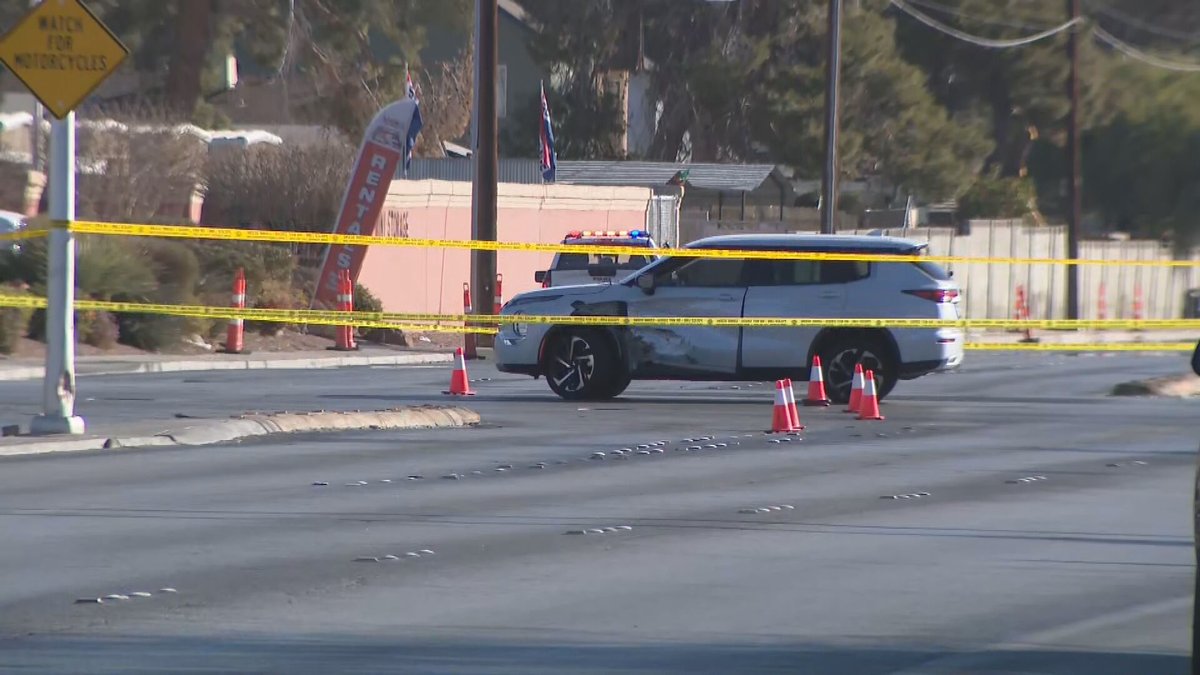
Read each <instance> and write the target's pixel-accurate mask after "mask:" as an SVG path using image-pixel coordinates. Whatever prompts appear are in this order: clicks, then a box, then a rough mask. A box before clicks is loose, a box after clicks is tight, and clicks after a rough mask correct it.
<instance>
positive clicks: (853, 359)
mask: <svg viewBox="0 0 1200 675" xmlns="http://www.w3.org/2000/svg"><path fill="white" fill-rule="evenodd" d="M820 355H821V366H822V367H823V368H824V369H825V388H826V393H827V394H828V396H829V398H830V399H831V400H832V401H833V402H834V403H847V402H849V401H850V388H851V387H852V386H853V384H854V365H855V364H857V363H861V364H862V366H863V369H864V370H871V371H874V373H875V389H876V392H875V393H876V396H878V397H879V399H880V400H882V399H883V398H884V397H885V396H887V395H888V394H889V393H891V391H892V388H893V387H895V386H896V377H897V368H896V362H895V360H894V359H893V358H892V357H891V350H889V349H887V347H886V345H884V344H883V341H882V340H880V339H878V338H875V337H872V336H869V335H853V336H846V337H837V338H834V339H833V340H830V341H829V342H827V343H826V344H825V345H824V346H823V347H822V349H821V351H820Z"/></svg>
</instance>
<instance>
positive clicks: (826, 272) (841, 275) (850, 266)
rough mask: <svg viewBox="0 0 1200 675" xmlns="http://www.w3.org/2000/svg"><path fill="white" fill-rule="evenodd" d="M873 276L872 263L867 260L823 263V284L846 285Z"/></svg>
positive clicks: (827, 261)
mask: <svg viewBox="0 0 1200 675" xmlns="http://www.w3.org/2000/svg"><path fill="white" fill-rule="evenodd" d="M869 276H871V263H869V262H866V261H865V260H826V261H823V262H822V263H821V283H823V284H845V283H849V282H851V281H858V280H859V279H866V278H867V277H869Z"/></svg>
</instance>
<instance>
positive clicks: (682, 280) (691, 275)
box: [654, 258, 746, 288]
mask: <svg viewBox="0 0 1200 675" xmlns="http://www.w3.org/2000/svg"><path fill="white" fill-rule="evenodd" d="M745 266H746V261H745V260H735V259H732V258H695V259H691V260H686V259H681V262H680V264H678V265H666V266H664V267H666V268H667V269H663V270H661V271H658V272H656V273H655V275H654V281H655V284H656V285H658V286H686V287H691V288H706V287H707V288H713V287H727V286H742V285H744V283H743V282H742V270H743V269H744V268H745Z"/></svg>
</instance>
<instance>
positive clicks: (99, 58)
mask: <svg viewBox="0 0 1200 675" xmlns="http://www.w3.org/2000/svg"><path fill="white" fill-rule="evenodd" d="M128 55H129V50H128V49H126V48H125V45H123V44H121V41H120V40H118V39H117V36H116V35H113V34H112V31H110V30H108V27H107V26H105V25H104V24H103V23H101V21H100V19H98V18H96V15H95V14H92V11H91V10H90V9H88V8H87V6H85V5H84V4H83V2H81V0H42V2H41V4H39V5H38V6H37V7H34V8H33V9H32V10H31V11H30V12H29V13H28V14H26V15H25V18H23V19H21V20H20V21H19V22H17V25H16V26H13V27H12V29H11V30H9V31H8V32H7V33H6V34H5V35H4V37H3V38H0V63H3V64H4V66H5V67H6V68H8V70H9V71H11V72H12V74H13V75H16V76H17V79H19V80H21V82H22V83H24V84H25V86H26V87H28V88H29V91H30V92H32V93H33V95H34V96H36V97H37V98H38V100H40V101H41V102H42V103H43V104H44V105H45V106H46V109H47V110H49V111H50V112H51V113H53V114H54V116H55V117H57V118H59V119H62V118H63V117H66V116H67V113H69V112H71V111H72V110H74V109H75V107H76V106H78V105H79V104H80V103H82V102H83V99H85V98H87V97H88V94H90V93H92V90H94V89H95V88H96V87H98V86H100V83H101V82H103V81H104V78H106V77H108V76H109V75H111V74H112V72H113V71H114V70H116V69H117V66H119V65H121V62H122V61H124V60H125V57H126V56H128Z"/></svg>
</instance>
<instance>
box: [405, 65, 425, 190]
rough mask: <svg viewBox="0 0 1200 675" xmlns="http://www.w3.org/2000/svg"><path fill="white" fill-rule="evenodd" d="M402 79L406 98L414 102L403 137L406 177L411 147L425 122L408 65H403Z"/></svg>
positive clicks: (406, 176) (413, 145)
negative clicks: (409, 122)
mask: <svg viewBox="0 0 1200 675" xmlns="http://www.w3.org/2000/svg"><path fill="white" fill-rule="evenodd" d="M404 79H405V80H406V82H407V87H406V91H407V92H408V99H409V100H410V101H412V102H413V103H414V104H416V109H415V110H414V111H413V116H412V123H411V124H409V125H408V135H407V136H405V137H404V177H405V178H408V170H409V168H411V167H412V155H413V148H415V147H416V146H417V134H419V133H421V127H423V126H425V124H424V122H422V121H421V101H420V100H419V99H418V98H417V87H416V86H415V85H414V84H413V80H412V74H411V73H409V72H408V66H404Z"/></svg>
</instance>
